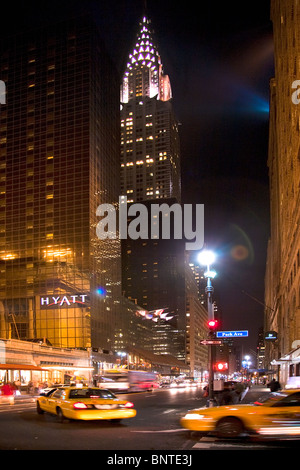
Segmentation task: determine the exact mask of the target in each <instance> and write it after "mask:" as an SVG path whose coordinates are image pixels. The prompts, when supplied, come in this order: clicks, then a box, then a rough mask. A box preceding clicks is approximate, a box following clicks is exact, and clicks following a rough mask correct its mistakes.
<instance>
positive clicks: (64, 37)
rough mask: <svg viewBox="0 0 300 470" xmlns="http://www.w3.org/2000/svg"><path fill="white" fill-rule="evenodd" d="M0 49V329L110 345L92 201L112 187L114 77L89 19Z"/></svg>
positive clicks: (116, 291)
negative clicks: (2, 99) (1, 90)
mask: <svg viewBox="0 0 300 470" xmlns="http://www.w3.org/2000/svg"><path fill="white" fill-rule="evenodd" d="M0 51H1V55H0V73H1V77H0V78H1V80H3V81H4V83H5V84H6V89H7V97H6V104H5V106H4V105H2V107H1V114H0V133H1V135H0V262H1V264H0V269H1V279H0V336H1V337H2V338H17V339H34V338H47V339H48V341H50V343H51V344H52V345H53V346H57V347H71V348H73V347H83V348H86V347H90V346H95V347H102V348H107V349H110V347H111V344H112V341H113V337H114V328H115V326H116V323H117V311H118V308H119V302H120V292H121V290H120V289H121V285H120V247H119V244H118V241H116V240H108V241H107V240H105V241H101V240H99V239H98V238H97V236H96V224H97V217H96V208H97V207H98V205H99V204H101V203H102V202H105V203H106V202H110V203H115V202H117V200H118V195H119V142H120V128H119V99H118V98H119V79H118V74H117V72H116V70H115V68H114V66H113V64H112V63H111V61H110V59H109V57H108V56H107V54H106V52H105V49H104V46H103V43H102V41H101V38H100V35H99V32H98V29H97V27H96V26H95V24H94V23H93V21H92V19H91V18H90V17H89V16H84V17H80V18H74V19H70V20H67V21H64V22H60V23H58V24H53V25H52V24H51V25H48V26H45V27H41V28H38V29H35V30H29V31H28V32H20V33H19V34H17V35H16V36H12V37H9V38H6V39H3V40H2V41H1V44H0Z"/></svg>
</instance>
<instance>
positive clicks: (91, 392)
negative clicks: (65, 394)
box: [69, 388, 116, 399]
mask: <svg viewBox="0 0 300 470" xmlns="http://www.w3.org/2000/svg"><path fill="white" fill-rule="evenodd" d="M69 398H76V399H77V398H81V399H82V398H116V396H115V395H114V394H113V393H111V392H110V391H109V390H100V389H97V388H78V389H75V390H70V394H69Z"/></svg>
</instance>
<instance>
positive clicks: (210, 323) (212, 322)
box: [207, 320, 219, 330]
mask: <svg viewBox="0 0 300 470" xmlns="http://www.w3.org/2000/svg"><path fill="white" fill-rule="evenodd" d="M218 324H219V322H218V320H209V321H208V322H207V325H208V328H209V329H210V330H215V329H216V328H217V326H218Z"/></svg>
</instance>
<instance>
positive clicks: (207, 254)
mask: <svg viewBox="0 0 300 470" xmlns="http://www.w3.org/2000/svg"><path fill="white" fill-rule="evenodd" d="M198 261H199V263H200V264H202V265H203V266H206V268H207V269H206V271H205V273H204V276H205V277H206V287H205V292H206V294H207V313H208V325H209V327H210V333H209V334H210V337H211V338H212V337H213V336H214V332H213V330H214V329H215V328H216V326H217V323H216V322H215V318H214V309H213V302H212V294H213V291H214V289H213V286H212V283H211V280H212V279H213V278H214V277H215V276H216V274H217V273H216V272H215V271H213V270H212V269H211V268H210V267H211V265H212V263H213V262H214V261H215V254H214V253H213V252H212V251H207V250H203V251H201V252H200V253H199V255H198ZM208 363H209V380H208V392H209V394H208V406H209V407H212V406H214V390H213V388H214V346H213V344H209V345H208Z"/></svg>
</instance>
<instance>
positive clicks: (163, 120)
mask: <svg viewBox="0 0 300 470" xmlns="http://www.w3.org/2000/svg"><path fill="white" fill-rule="evenodd" d="M171 98H172V92H171V85H170V80H169V77H168V75H164V73H163V66H162V62H161V59H160V55H159V53H158V49H157V46H156V44H155V41H154V37H153V32H152V30H151V26H150V20H148V19H147V18H146V17H144V18H143V19H142V21H141V23H140V29H139V32H138V34H137V40H136V42H135V44H134V46H133V49H132V51H131V53H130V54H129V58H128V63H127V66H126V70H125V72H124V75H123V80H122V86H121V192H122V194H123V195H125V196H127V198H128V202H136V201H145V200H151V199H164V198H174V199H176V201H178V202H180V200H181V183H180V147H179V135H178V123H177V121H176V119H175V116H174V112H173V108H172V102H171Z"/></svg>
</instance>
